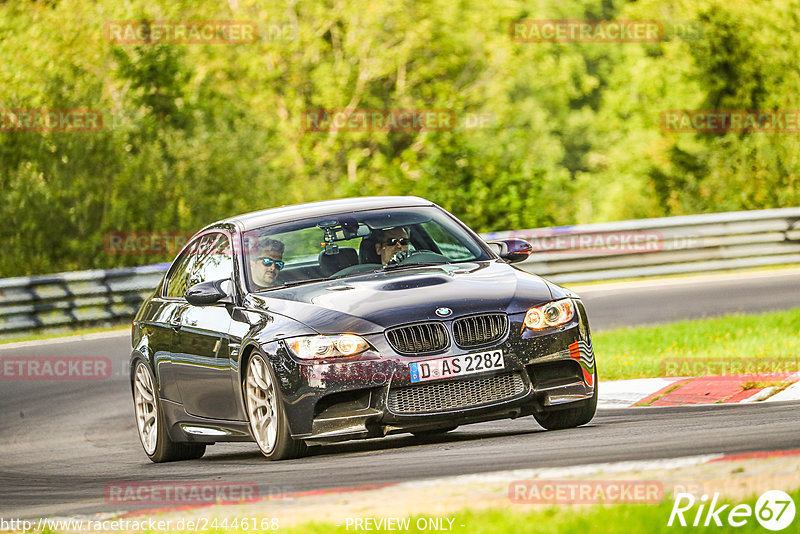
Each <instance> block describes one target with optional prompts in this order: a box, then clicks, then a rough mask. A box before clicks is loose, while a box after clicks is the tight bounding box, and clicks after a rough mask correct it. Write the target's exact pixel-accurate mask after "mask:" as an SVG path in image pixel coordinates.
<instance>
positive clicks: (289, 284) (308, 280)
mask: <svg viewBox="0 0 800 534" xmlns="http://www.w3.org/2000/svg"><path fill="white" fill-rule="evenodd" d="M328 280H330V278H306V279H305V280H291V281H289V282H285V283H283V284H281V285H279V286H275V287H270V288H267V289H283V288H284V287H292V286H299V285H302V284H310V283H312V282H327V281H328Z"/></svg>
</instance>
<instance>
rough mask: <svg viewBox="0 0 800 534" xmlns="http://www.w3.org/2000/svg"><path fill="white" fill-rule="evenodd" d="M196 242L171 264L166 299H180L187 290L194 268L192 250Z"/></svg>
mask: <svg viewBox="0 0 800 534" xmlns="http://www.w3.org/2000/svg"><path fill="white" fill-rule="evenodd" d="M196 246H197V241H195V242H194V243H192V244H191V245H190V246H189V247H187V248H186V250H184V251H183V253H182V254H181V255H180V256H179V257H178V259H176V260H175V262H174V263H173V264H172V266H173V267H172V269H171V271H170V276H169V281H168V282H167V284H168V285H167V292H166V296H167V297H172V298H181V297H183V295H184V294H185V293H186V290H187V289H189V277H190V275H191V273H192V268H193V267H194V259H195V256H194V250H195V248H196Z"/></svg>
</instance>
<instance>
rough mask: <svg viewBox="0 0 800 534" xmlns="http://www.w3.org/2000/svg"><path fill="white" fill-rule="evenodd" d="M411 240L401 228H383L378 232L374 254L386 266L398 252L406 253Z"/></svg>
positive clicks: (406, 231)
mask: <svg viewBox="0 0 800 534" xmlns="http://www.w3.org/2000/svg"><path fill="white" fill-rule="evenodd" d="M410 243H411V240H410V239H409V238H408V230H406V229H405V228H403V227H402V226H397V227H395V228H385V229H383V230H378V234H377V237H376V243H375V252H377V253H378V257H379V258H380V259H381V263H382V264H383V265H388V264H389V261H391V259H392V258H393V257H394V255H395V254H397V253H398V252H400V251H407V250H408V245H409V244H410Z"/></svg>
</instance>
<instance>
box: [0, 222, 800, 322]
mask: <svg viewBox="0 0 800 534" xmlns="http://www.w3.org/2000/svg"><path fill="white" fill-rule="evenodd" d="M483 237H484V238H485V239H487V240H493V239H503V238H508V237H517V238H520V239H525V240H527V241H530V242H531V244H532V245H533V247H534V253H533V254H532V255H531V257H530V259H528V260H527V261H525V262H522V263H519V264H517V265H519V266H521V267H522V268H523V269H525V270H527V271H530V272H534V273H536V274H540V275H542V276H544V277H546V278H548V279H550V280H552V281H554V282H557V283H570V282H583V281H593V280H609V279H615V278H628V277H643V276H658V275H668V274H680V273H695V272H708V271H715V270H726V269H737V268H745V267H758V266H765V265H781V264H790V263H800V207H798V208H783V209H774V210H758V211H745V212H731V213H714V214H707V215H689V216H681V217H666V218H660V219H638V220H631V221H618V222H611V223H600V224H586V225H577V226H562V227H555V228H540V229H532V230H515V231H510V232H493V233H489V234H484V235H483ZM167 266H168V265H167V264H159V265H149V266H145V267H133V268H125V269H112V270H107V271H103V270H94V271H81V272H71V273H62V274H53V275H46V276H33V277H20V278H7V279H0V336H4V335H8V334H10V333H11V334H13V333H18V332H21V331H32V330H48V329H53V328H59V327H61V328H64V327H67V326H72V325H76V324H98V323H106V322H121V321H123V320H129V319H131V318H132V317H133V315H134V314H135V313H136V310H137V309H138V307H139V305H140V304H141V302H142V300H143V299H144V298H145V297H146V296H147V295H148V294H150V292H152V290H153V289H154V288H155V287H156V285H158V283H159V282H160V280H161V278H162V277H163V276H164V271H165V270H166V269H167Z"/></svg>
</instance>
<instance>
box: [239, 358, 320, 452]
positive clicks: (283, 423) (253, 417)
mask: <svg viewBox="0 0 800 534" xmlns="http://www.w3.org/2000/svg"><path fill="white" fill-rule="evenodd" d="M275 383H276V382H275V375H274V373H273V372H272V369H271V368H270V366H269V364H268V363H267V361H266V359H265V358H264V356H262V355H261V354H259V353H255V354H253V357H252V358H250V361H249V362H248V363H247V374H246V375H245V383H244V389H245V398H246V402H247V415H248V419H249V420H250V432H251V433H252V434H253V438H255V440H256V443H257V444H258V448H259V449H261V453H262V454H263V455H264V456H265V457H267V458H268V459H270V460H288V459H290V458H297V457H299V456H302V455H303V454H304V453H305V451H306V444H305V442H303V441H302V440H296V439H293V438H292V435H291V433H290V432H289V424H288V422H287V420H286V411H285V410H284V409H283V404H282V403H281V401H280V399H279V398H278V390H277V387H276V385H275Z"/></svg>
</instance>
